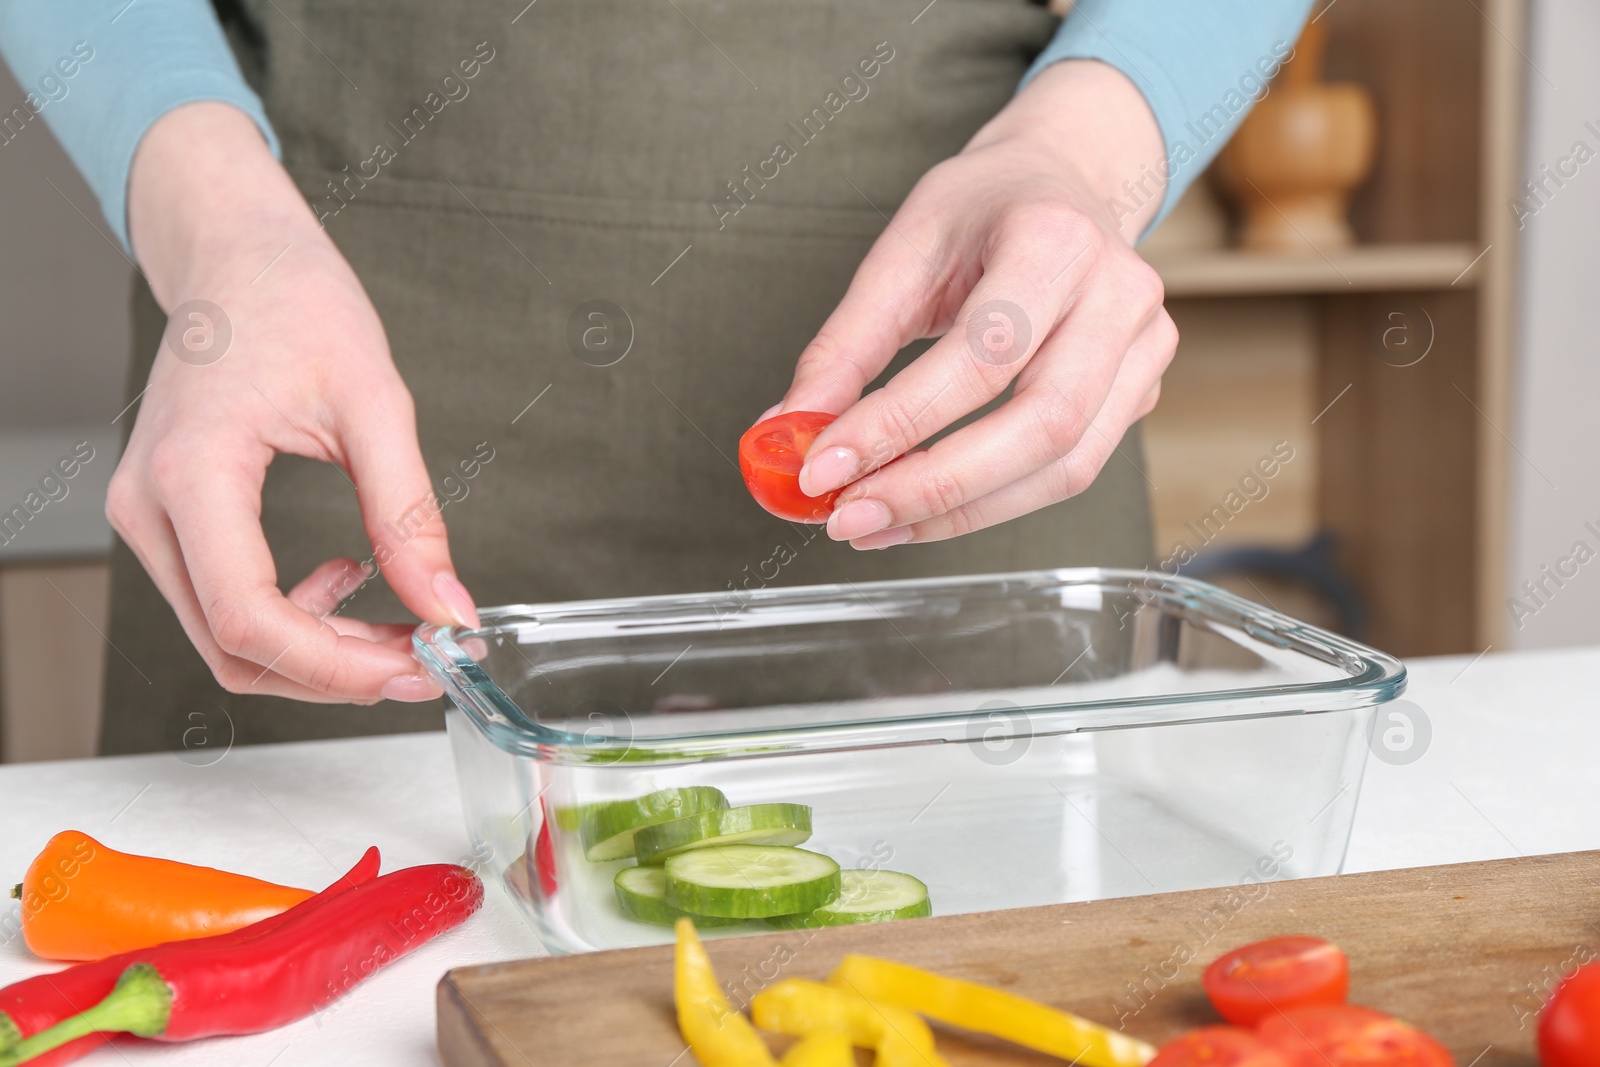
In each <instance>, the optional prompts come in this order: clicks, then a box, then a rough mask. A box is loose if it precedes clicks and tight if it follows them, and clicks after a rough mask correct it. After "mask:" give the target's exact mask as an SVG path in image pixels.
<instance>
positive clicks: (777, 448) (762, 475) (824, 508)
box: [739, 411, 839, 522]
mask: <svg viewBox="0 0 1600 1067" xmlns="http://www.w3.org/2000/svg"><path fill="white" fill-rule="evenodd" d="M836 418H838V416H837V415H829V414H827V413H826V412H822V411H787V412H784V413H783V414H782V415H774V416H772V418H770V419H764V420H762V421H761V422H758V423H756V424H755V425H754V426H752V427H750V428H749V429H748V430H746V431H745V432H744V436H743V437H741V438H739V472H740V473H741V474H743V475H744V484H745V485H746V486H748V487H749V489H750V495H751V496H753V497H755V498H756V503H757V504H760V505H761V506H762V507H764V508H766V509H767V510H768V511H770V512H772V513H773V514H774V515H776V516H778V518H780V519H789V520H791V521H793V522H827V521H828V516H829V515H831V514H833V502H834V501H835V500H837V499H838V498H839V490H837V489H835V490H833V491H832V492H831V493H824V494H823V495H822V496H806V495H805V494H804V493H802V492H801V491H800V467H801V466H802V465H803V464H804V463H805V459H806V452H807V450H809V449H810V448H811V442H813V441H815V440H816V439H817V434H819V433H821V432H822V428H823V427H824V426H826V425H828V424H829V423H830V422H832V421H833V420H834V419H836Z"/></svg>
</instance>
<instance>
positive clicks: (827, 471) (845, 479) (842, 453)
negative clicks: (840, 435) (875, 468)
mask: <svg viewBox="0 0 1600 1067" xmlns="http://www.w3.org/2000/svg"><path fill="white" fill-rule="evenodd" d="M860 469H861V457H860V456H858V455H856V452H855V449H853V448H842V447H840V448H827V449H824V450H823V451H821V452H818V453H817V454H816V455H814V456H812V457H811V458H810V459H808V460H806V465H805V466H804V467H801V468H800V491H801V492H802V493H804V494H805V495H806V496H821V495H822V494H823V493H826V492H828V491H829V490H832V489H837V488H839V487H840V486H841V485H846V484H848V483H849V482H850V480H851V479H853V478H854V477H855V476H856V471H858V470H860Z"/></svg>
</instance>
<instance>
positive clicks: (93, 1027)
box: [0, 963, 172, 1067]
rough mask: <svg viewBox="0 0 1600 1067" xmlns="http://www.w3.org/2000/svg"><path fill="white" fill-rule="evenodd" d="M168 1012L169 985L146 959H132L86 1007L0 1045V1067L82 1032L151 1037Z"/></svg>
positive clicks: (10, 1065) (9, 1066)
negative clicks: (109, 987) (101, 997)
mask: <svg viewBox="0 0 1600 1067" xmlns="http://www.w3.org/2000/svg"><path fill="white" fill-rule="evenodd" d="M171 1016H172V988H171V987H170V986H168V985H167V983H166V981H165V980H164V979H163V978H162V977H161V975H160V974H159V973H157V972H156V969H155V968H154V967H152V966H150V964H148V963H136V964H134V965H133V966H132V967H129V968H128V969H127V970H125V971H123V972H122V977H121V978H118V979H117V985H116V988H114V989H112V990H111V992H109V993H107V994H106V997H105V999H104V1000H102V1001H101V1002H100V1003H98V1004H96V1005H95V1006H94V1007H92V1008H90V1009H89V1010H87V1011H82V1012H79V1013H78V1014H77V1015H72V1016H68V1017H67V1018H65V1019H62V1020H61V1021H60V1022H58V1023H56V1024H55V1025H54V1026H52V1027H50V1028H49V1029H48V1030H40V1031H39V1032H38V1033H37V1034H34V1035H33V1036H32V1037H27V1038H23V1039H22V1040H21V1041H18V1042H17V1043H16V1044H14V1045H11V1046H10V1047H9V1048H6V1047H4V1046H0V1067H15V1065H16V1064H20V1063H26V1062H27V1061H29V1060H31V1059H33V1058H34V1057H35V1056H42V1055H44V1054H45V1053H46V1052H49V1051H51V1050H52V1049H57V1048H60V1047H61V1046H62V1045H65V1044H67V1043H68V1042H69V1041H76V1040H77V1039H78V1038H80V1037H83V1036H84V1035H86V1034H94V1033H105V1034H120V1033H127V1034H133V1035H135V1036H137V1037H155V1036H156V1035H157V1034H159V1033H161V1031H163V1030H165V1029H166V1028H167V1022H168V1020H169V1019H170V1018H171Z"/></svg>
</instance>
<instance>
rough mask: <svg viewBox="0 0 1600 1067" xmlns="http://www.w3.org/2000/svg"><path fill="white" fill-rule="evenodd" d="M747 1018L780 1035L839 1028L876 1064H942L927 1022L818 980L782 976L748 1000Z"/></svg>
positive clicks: (940, 1066) (882, 1066)
mask: <svg viewBox="0 0 1600 1067" xmlns="http://www.w3.org/2000/svg"><path fill="white" fill-rule="evenodd" d="M750 1017H751V1018H752V1019H754V1020H755V1024H756V1025H757V1026H759V1027H760V1028H761V1029H763V1030H773V1031H776V1032H777V1033H780V1034H796V1035H800V1036H806V1035H809V1034H821V1033H830V1032H835V1031H839V1032H843V1033H845V1034H848V1035H849V1037H850V1042H851V1044H853V1045H857V1046H859V1047H861V1048H870V1049H874V1050H876V1051H877V1062H878V1067H944V1060H943V1059H941V1058H940V1057H939V1055H938V1053H936V1052H934V1050H933V1031H931V1030H929V1029H928V1024H927V1023H925V1022H923V1021H922V1020H921V1019H919V1018H917V1017H916V1016H915V1015H913V1014H911V1013H910V1012H909V1011H905V1010H903V1009H901V1008H897V1007H895V1006H894V1005H892V1004H874V1003H873V1002H872V1001H869V1000H867V999H865V998H864V997H859V996H856V995H855V994H854V993H850V992H848V991H846V990H842V989H836V988H834V987H832V986H826V985H823V984H822V983H821V982H808V981H805V980H804V979H801V978H787V979H785V980H783V981H782V982H779V983H777V984H776V985H774V986H771V987H769V988H767V989H763V990H762V991H761V992H759V993H757V994H756V995H755V997H754V999H752V1000H751V1001H750Z"/></svg>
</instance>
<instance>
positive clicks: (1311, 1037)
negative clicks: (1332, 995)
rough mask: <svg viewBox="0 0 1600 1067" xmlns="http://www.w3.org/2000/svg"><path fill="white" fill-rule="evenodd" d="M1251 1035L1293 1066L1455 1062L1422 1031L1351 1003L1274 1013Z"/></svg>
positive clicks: (1443, 1065)
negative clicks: (1273, 1048)
mask: <svg viewBox="0 0 1600 1067" xmlns="http://www.w3.org/2000/svg"><path fill="white" fill-rule="evenodd" d="M1256 1034H1257V1035H1258V1036H1259V1037H1260V1038H1261V1040H1263V1041H1265V1042H1266V1043H1267V1044H1269V1045H1273V1046H1276V1047H1277V1048H1279V1049H1281V1050H1282V1051H1283V1052H1284V1053H1285V1054H1286V1055H1287V1056H1288V1057H1289V1059H1290V1061H1291V1062H1292V1063H1294V1064H1295V1065H1296V1067H1455V1059H1454V1057H1452V1056H1451V1055H1450V1050H1449V1049H1447V1048H1445V1047H1444V1046H1443V1045H1441V1044H1439V1042H1438V1041H1435V1040H1434V1039H1433V1038H1432V1037H1430V1036H1428V1035H1427V1034H1425V1033H1423V1032H1422V1031H1421V1030H1418V1029H1417V1028H1416V1027H1414V1026H1412V1025H1410V1024H1409V1023H1403V1022H1401V1021H1400V1020H1399V1019H1396V1018H1394V1017H1392V1016H1389V1015H1385V1014H1384V1013H1383V1012H1381V1011H1373V1010H1372V1009H1371V1008H1361V1007H1357V1006H1355V1005H1353V1004H1323V1005H1317V1006H1314V1007H1309V1008H1291V1009H1289V1010H1288V1011H1285V1012H1275V1013H1274V1014H1272V1015H1269V1016H1267V1017H1266V1018H1265V1019H1262V1020H1261V1025H1260V1026H1259V1027H1257V1028H1256Z"/></svg>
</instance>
